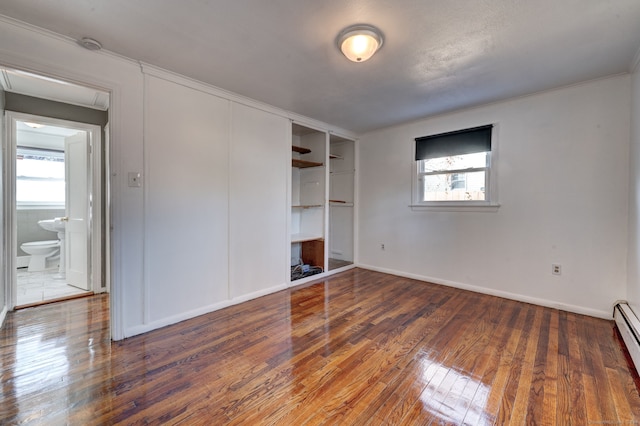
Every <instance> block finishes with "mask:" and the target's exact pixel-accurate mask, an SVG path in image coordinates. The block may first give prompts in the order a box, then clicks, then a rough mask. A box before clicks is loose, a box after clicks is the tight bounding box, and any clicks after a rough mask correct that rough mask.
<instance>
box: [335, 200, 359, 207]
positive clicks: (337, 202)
mask: <svg viewBox="0 0 640 426" xmlns="http://www.w3.org/2000/svg"><path fill="white" fill-rule="evenodd" d="M329 204H330V205H332V206H336V207H353V203H352V202H350V201H342V200H329Z"/></svg>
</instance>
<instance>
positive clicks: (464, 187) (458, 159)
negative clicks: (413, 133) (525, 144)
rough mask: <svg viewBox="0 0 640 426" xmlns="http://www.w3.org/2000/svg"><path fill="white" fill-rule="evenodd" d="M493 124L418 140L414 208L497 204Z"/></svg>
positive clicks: (416, 146) (416, 141)
mask: <svg viewBox="0 0 640 426" xmlns="http://www.w3.org/2000/svg"><path fill="white" fill-rule="evenodd" d="M492 130H493V125H487V126H481V127H474V128H471V129H464V130H458V131H454V132H448V133H441V134H437V135H431V136H424V137H420V138H416V140H415V143H416V145H415V170H416V173H415V177H414V179H415V180H414V191H413V192H414V196H413V205H414V206H443V205H451V206H466V205H475V206H484V205H494V204H492V202H493V201H494V200H493V199H492V198H491V195H492V191H491V177H492V169H491V165H492V160H494V158H493V147H492Z"/></svg>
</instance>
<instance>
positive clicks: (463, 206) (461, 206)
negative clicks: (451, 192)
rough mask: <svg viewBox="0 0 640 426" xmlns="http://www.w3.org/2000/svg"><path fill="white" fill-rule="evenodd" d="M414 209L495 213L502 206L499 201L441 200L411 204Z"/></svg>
mask: <svg viewBox="0 0 640 426" xmlns="http://www.w3.org/2000/svg"><path fill="white" fill-rule="evenodd" d="M409 207H410V208H411V210H413V211H436V212H484V213H494V212H497V211H498V208H500V204H498V203H471V202H470V203H448V202H441V203H440V202H439V203H437V204H411V205H409Z"/></svg>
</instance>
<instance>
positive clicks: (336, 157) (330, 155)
mask: <svg viewBox="0 0 640 426" xmlns="http://www.w3.org/2000/svg"><path fill="white" fill-rule="evenodd" d="M329 158H330V159H332V160H344V157H343V156H342V155H337V154H329Z"/></svg>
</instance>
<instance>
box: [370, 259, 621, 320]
mask: <svg viewBox="0 0 640 426" xmlns="http://www.w3.org/2000/svg"><path fill="white" fill-rule="evenodd" d="M357 266H358V268H362V269H368V270H371V271H376V272H383V273H385V274H390V275H397V276H399V277H404V278H410V279H414V280H418V281H425V282H429V283H433V284H439V285H444V286H447V287H454V288H459V289H461V290H468V291H473V292H475V293H482V294H488V295H490V296H498V297H503V298H505V299H511V300H517V301H518V302H525V303H531V304H533V305H539V306H544V307H547V308H554V309H560V310H562V311H567V312H573V313H576V314H581V315H587V316H590V317H596V318H603V319H607V320H610V319H612V318H613V317H612V313H611V312H609V311H600V310H597V309H591V308H585V307H583V306H576V305H570V304H567V303H561V302H557V301H555V300H547V299H540V298H537V297H531V296H525V295H523V294H517V293H510V292H508V291H502V290H494V289H490V288H486V287H479V286H475V285H471V284H465V283H459V282H456V281H449V280H443V279H440V278H434V277H427V276H424V275H417V274H411V273H407V272H403V271H396V270H395V269H387V268H379V267H377V266H372V265H366V264H358V265H357Z"/></svg>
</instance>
